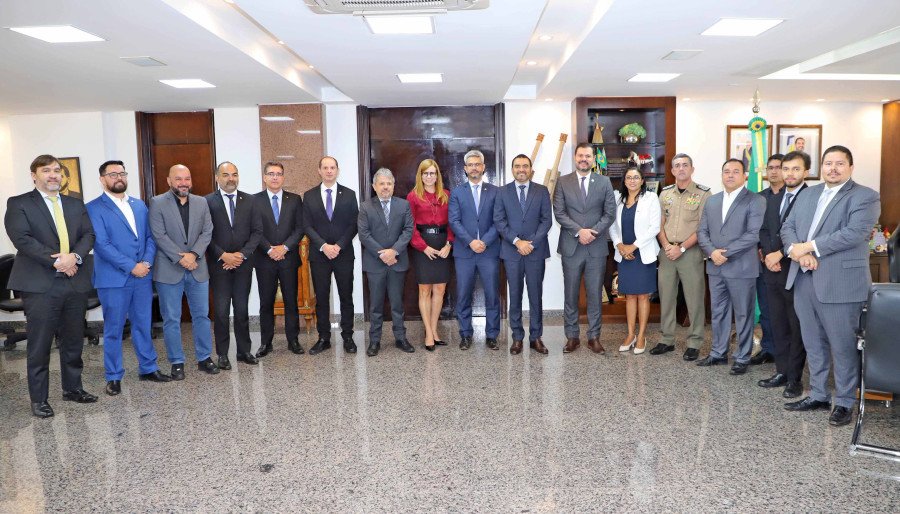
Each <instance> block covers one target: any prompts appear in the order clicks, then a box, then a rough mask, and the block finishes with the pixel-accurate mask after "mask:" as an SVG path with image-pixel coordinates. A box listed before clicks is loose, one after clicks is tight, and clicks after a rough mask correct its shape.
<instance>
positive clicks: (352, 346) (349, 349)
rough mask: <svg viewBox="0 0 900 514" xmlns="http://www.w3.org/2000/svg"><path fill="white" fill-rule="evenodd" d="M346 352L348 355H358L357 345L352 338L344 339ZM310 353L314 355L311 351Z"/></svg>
mask: <svg viewBox="0 0 900 514" xmlns="http://www.w3.org/2000/svg"><path fill="white" fill-rule="evenodd" d="M344 351H345V352H346V353H356V343H354V342H353V338H352V337H345V338H344ZM310 353H312V350H310Z"/></svg>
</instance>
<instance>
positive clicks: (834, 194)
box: [809, 182, 846, 257]
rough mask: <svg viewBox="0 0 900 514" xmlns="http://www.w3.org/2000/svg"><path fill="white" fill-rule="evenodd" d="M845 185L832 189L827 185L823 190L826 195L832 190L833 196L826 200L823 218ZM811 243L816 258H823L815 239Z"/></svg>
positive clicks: (823, 207)
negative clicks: (826, 192) (829, 205)
mask: <svg viewBox="0 0 900 514" xmlns="http://www.w3.org/2000/svg"><path fill="white" fill-rule="evenodd" d="M844 184H846V182H844ZM844 184H841V185H839V186H834V187H831V188H829V187H828V184H825V189H823V190H822V193H823V194H824V193H825V191H827V190H830V191H831V194H830V195H829V196H828V198H827V199H826V200H825V205H823V206H822V216H823V217H824V216H825V210H827V209H828V204H830V203H831V202H832V200H834V197H835V196H837V194H838V191H840V190H841V188H842V187H844ZM821 221H822V219H821V218H819V219H818V220H817V223H821ZM809 229H810V230H815V227H810V228H809ZM810 243H811V244H812V247H813V252H815V254H816V257H821V255H820V254H819V247H817V246H816V241H815V239H813V240H812V241H810Z"/></svg>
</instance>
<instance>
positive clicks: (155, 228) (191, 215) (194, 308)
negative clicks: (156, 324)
mask: <svg viewBox="0 0 900 514" xmlns="http://www.w3.org/2000/svg"><path fill="white" fill-rule="evenodd" d="M166 181H167V182H168V184H169V188H170V190H169V191H167V192H165V193H163V194H161V195H157V196H154V197H153V198H152V199H151V200H150V231H151V232H152V233H153V239H155V240H156V260H155V262H154V264H153V282H155V284H156V292H157V293H158V295H159V310H160V311H161V313H162V317H163V334H164V337H165V341H166V353H167V354H168V357H169V363H170V364H172V379H173V380H184V359H185V356H184V349H183V348H182V346H181V297H182V296H186V297H187V302H188V307H189V308H190V311H191V325H192V328H193V330H192V332H193V337H194V352H195V356H196V360H197V368H198V369H199V370H200V371H204V372H206V373H209V374H211V375H215V374H216V373H218V372H219V368H218V366H216V364H215V363H214V362H213V361H212V358H211V355H212V332H211V331H210V324H209V268H208V267H207V262H206V258H205V254H206V247H207V246H209V242H210V240H211V239H212V232H213V223H212V217H211V216H210V214H209V205H208V204H207V202H206V199H204V198H203V197H202V196H197V195H192V194H191V170H189V169H188V168H187V166H183V165H181V164H176V165H175V166H172V167H171V168H170V169H169V176H168V178H167V179H166Z"/></svg>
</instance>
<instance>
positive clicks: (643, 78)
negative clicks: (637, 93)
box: [628, 73, 681, 82]
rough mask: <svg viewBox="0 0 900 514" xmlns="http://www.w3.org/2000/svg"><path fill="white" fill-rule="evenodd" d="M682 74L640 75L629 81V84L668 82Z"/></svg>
mask: <svg viewBox="0 0 900 514" xmlns="http://www.w3.org/2000/svg"><path fill="white" fill-rule="evenodd" d="M679 75H681V73H638V74H636V75H635V76H633V77H631V78H630V79H628V82H668V81H670V80H672V79H674V78H675V77H677V76H679Z"/></svg>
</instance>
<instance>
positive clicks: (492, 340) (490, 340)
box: [484, 337, 500, 350]
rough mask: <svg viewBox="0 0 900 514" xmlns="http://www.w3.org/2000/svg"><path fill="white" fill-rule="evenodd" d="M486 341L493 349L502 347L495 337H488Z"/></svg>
mask: <svg viewBox="0 0 900 514" xmlns="http://www.w3.org/2000/svg"><path fill="white" fill-rule="evenodd" d="M484 343H485V344H486V345H487V347H488V348H490V349H491V350H499V349H500V346H499V345H497V340H496V339H495V338H493V337H488V338H487V339H485V340H484Z"/></svg>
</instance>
